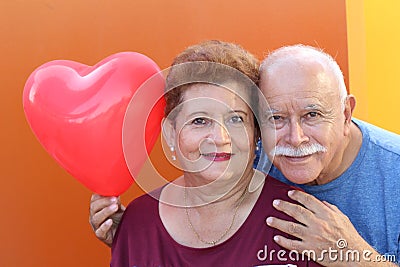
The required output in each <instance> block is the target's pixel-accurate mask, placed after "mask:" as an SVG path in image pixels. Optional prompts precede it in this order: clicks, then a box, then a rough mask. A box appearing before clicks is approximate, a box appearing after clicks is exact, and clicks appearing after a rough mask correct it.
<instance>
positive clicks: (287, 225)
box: [266, 217, 306, 239]
mask: <svg viewBox="0 0 400 267" xmlns="http://www.w3.org/2000/svg"><path fill="white" fill-rule="evenodd" d="M266 222H267V224H268V225H269V226H271V227H273V228H275V229H278V230H280V231H282V232H284V233H287V234H289V235H292V236H295V237H298V238H300V239H303V237H304V234H305V231H306V227H305V226H304V225H301V224H299V223H295V222H288V221H285V220H281V219H278V218H275V217H268V218H267V220H266Z"/></svg>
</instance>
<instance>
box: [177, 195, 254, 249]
mask: <svg viewBox="0 0 400 267" xmlns="http://www.w3.org/2000/svg"><path fill="white" fill-rule="evenodd" d="M246 195H247V187H246V189H245V191H244V193H243V195H242V196H241V198H240V200H239V204H238V205H237V206H236V208H235V213H234V214H233V217H232V221H231V224H230V225H229V227H228V228H227V229H226V230H225V232H224V233H223V234H222V235H221V236H220V237H219V238H217V239H215V240H213V241H207V240H204V239H203V238H202V237H201V236H200V234H199V233H198V232H197V231H196V229H195V228H194V226H193V224H192V221H191V220H190V216H189V211H188V210H189V209H188V205H187V189H186V187H185V189H184V194H183V200H184V203H185V213H186V218H187V220H188V223H189V226H190V229H191V230H192V232H193V233H194V234H195V236H196V237H197V239H198V240H199V241H200V242H201V243H203V244H207V245H212V246H215V245H216V244H217V243H218V242H220V241H221V240H222V239H223V238H224V237H225V236H226V235H227V234H228V232H229V231H230V230H231V229H232V226H233V223H234V222H235V218H236V215H237V212H238V210H239V207H240V205H241V204H242V202H243V200H244V199H245V197H246Z"/></svg>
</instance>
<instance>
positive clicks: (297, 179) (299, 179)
mask: <svg viewBox="0 0 400 267" xmlns="http://www.w3.org/2000/svg"><path fill="white" fill-rule="evenodd" d="M282 173H283V175H284V176H285V178H286V179H288V180H289V181H291V182H292V183H295V184H306V185H314V184H315V181H316V177H313V176H310V174H309V173H308V174H306V173H301V172H300V173H296V174H293V173H285V172H282Z"/></svg>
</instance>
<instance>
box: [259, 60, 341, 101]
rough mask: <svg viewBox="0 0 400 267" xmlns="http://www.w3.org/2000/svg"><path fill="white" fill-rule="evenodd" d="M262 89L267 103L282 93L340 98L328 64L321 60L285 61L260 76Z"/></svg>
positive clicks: (275, 64)
mask: <svg viewBox="0 0 400 267" xmlns="http://www.w3.org/2000/svg"><path fill="white" fill-rule="evenodd" d="M260 89H261V91H262V92H263V94H264V95H265V97H266V98H267V99H268V98H270V97H274V96H276V95H280V94H282V93H286V92H290V93H292V94H296V93H297V94H302V93H306V92H308V93H309V92H311V93H313V92H314V93H315V94H318V95H322V96H324V95H325V94H327V95H339V92H340V90H339V84H338V81H337V79H336V78H335V74H334V72H333V71H332V70H331V69H330V68H329V67H328V66H327V64H326V62H324V60H322V59H318V58H316V59H315V58H312V59H311V58H290V57H287V58H284V59H282V60H277V61H274V62H273V64H271V65H268V67H267V68H265V69H264V70H263V71H262V72H261V76H260Z"/></svg>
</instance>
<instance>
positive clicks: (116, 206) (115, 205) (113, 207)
mask: <svg viewBox="0 0 400 267" xmlns="http://www.w3.org/2000/svg"><path fill="white" fill-rule="evenodd" d="M110 209H111V210H112V211H117V210H118V205H117V204H112V205H111V206H110Z"/></svg>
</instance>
